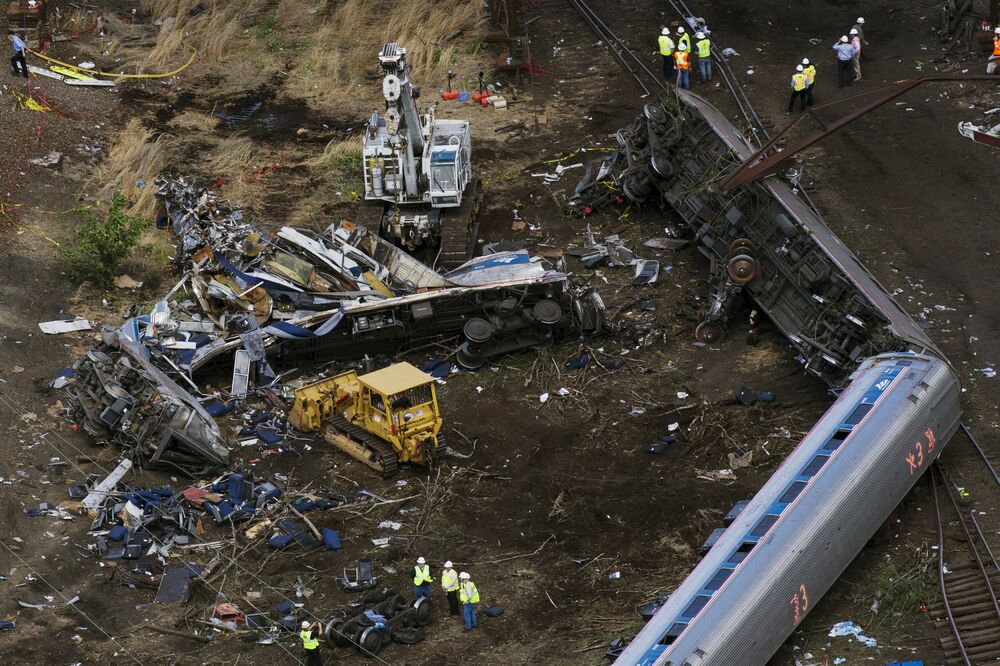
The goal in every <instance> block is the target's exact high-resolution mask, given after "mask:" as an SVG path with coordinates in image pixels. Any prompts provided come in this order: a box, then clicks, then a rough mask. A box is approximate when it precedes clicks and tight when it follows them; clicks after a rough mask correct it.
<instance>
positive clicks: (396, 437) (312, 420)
mask: <svg viewBox="0 0 1000 666" xmlns="http://www.w3.org/2000/svg"><path fill="white" fill-rule="evenodd" d="M288 422H289V423H290V424H291V425H292V427H294V428H295V429H296V430H300V431H302V432H315V431H317V430H321V431H322V434H323V438H324V439H326V441H328V442H329V443H330V444H333V445H334V446H336V447H337V448H338V449H340V450H341V451H343V452H344V453H346V454H347V455H349V456H351V457H352V458H354V459H356V460H358V461H360V462H362V463H364V464H365V465H367V466H368V467H371V468H372V469H374V470H375V471H377V472H380V473H381V474H382V476H383V477H384V478H388V477H390V476H392V475H394V474H395V473H396V472H397V471H399V463H413V464H415V465H425V466H429V465H431V464H433V462H434V461H435V460H436V459H437V458H438V457H440V456H441V455H442V454H443V453H444V435H443V434H442V433H441V424H442V421H441V414H440V412H439V410H438V402H437V392H436V391H435V390H434V378H433V377H431V376H430V375H428V374H427V373H425V372H422V371H421V370H419V369H418V368H416V367H414V366H412V365H410V364H409V363H396V364H394V365H390V366H388V367H386V368H382V369H381V370H376V371H375V372H370V373H367V374H364V375H358V373H357V372H355V371H354V370H350V371H348V372H344V373H342V374H339V375H336V376H334V377H330V378H328V379H321V380H320V381H318V382H314V383H312V384H308V385H306V386H303V387H301V388H299V389H297V390H296V391H295V402H294V403H293V405H292V411H291V412H290V413H289V415H288Z"/></svg>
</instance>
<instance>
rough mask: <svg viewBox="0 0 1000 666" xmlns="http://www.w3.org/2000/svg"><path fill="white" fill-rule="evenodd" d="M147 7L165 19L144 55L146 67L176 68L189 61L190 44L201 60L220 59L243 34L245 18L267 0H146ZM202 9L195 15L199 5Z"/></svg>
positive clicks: (151, 68) (142, 63)
mask: <svg viewBox="0 0 1000 666" xmlns="http://www.w3.org/2000/svg"><path fill="white" fill-rule="evenodd" d="M141 5H142V7H143V9H144V10H145V11H149V12H151V14H152V16H153V18H154V19H155V20H160V21H163V24H162V25H161V26H160V31H159V34H157V37H156V44H155V45H154V47H153V48H152V49H151V50H150V51H149V52H148V53H146V54H145V56H144V57H143V58H142V61H141V66H142V67H143V68H144V70H146V71H152V70H164V69H172V68H173V67H176V66H179V65H181V64H183V63H184V62H186V61H187V58H188V57H189V55H190V50H189V49H188V46H191V47H193V48H195V49H197V50H198V60H199V61H200V62H219V61H221V60H223V59H225V58H226V57H227V56H228V55H229V54H230V53H231V52H233V51H234V50H235V49H236V47H237V45H238V43H239V41H240V39H241V38H242V33H243V28H242V20H243V19H244V18H245V17H246V16H249V15H253V13H255V12H257V11H259V9H260V8H261V7H262V6H263V0H246V1H244V2H230V3H219V2H216V1H214V0H212V1H210V2H200V1H198V0H143V2H142V3H141ZM199 7H200V8H201V11H199V12H197V13H195V14H194V15H192V12H193V11H194V10H195V9H196V8H199Z"/></svg>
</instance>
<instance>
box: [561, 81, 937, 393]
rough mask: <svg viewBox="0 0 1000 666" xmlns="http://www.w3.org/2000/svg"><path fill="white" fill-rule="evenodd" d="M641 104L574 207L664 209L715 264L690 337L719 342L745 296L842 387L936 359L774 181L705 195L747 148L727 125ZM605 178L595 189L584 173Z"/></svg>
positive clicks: (671, 106) (711, 112)
mask: <svg viewBox="0 0 1000 666" xmlns="http://www.w3.org/2000/svg"><path fill="white" fill-rule="evenodd" d="M676 92H677V94H676V95H673V94H671V95H670V96H667V97H664V98H663V99H661V100H660V101H658V102H653V103H649V104H647V105H646V106H645V107H644V109H643V113H642V115H640V116H639V117H638V118H637V119H636V120H635V121H633V122H632V123H631V124H629V125H628V126H626V127H624V128H622V129H620V130H619V131H618V132H617V134H616V138H617V139H618V144H619V150H618V152H617V153H615V154H614V155H612V156H610V157H608V158H602V159H601V160H600V163H599V164H600V165H599V167H598V166H595V165H594V164H591V166H590V168H588V169H587V174H588V176H585V178H584V180H582V181H581V182H580V184H579V185H578V186H577V188H576V191H577V192H578V193H579V195H578V197H577V199H576V204H577V205H578V206H581V207H582V206H585V205H589V206H591V207H598V206H600V205H604V204H610V203H611V201H613V199H614V198H615V197H617V196H625V197H626V198H628V199H629V200H630V201H632V202H634V203H636V204H647V205H651V206H660V205H662V204H664V203H665V204H668V205H669V206H670V207H671V208H672V209H673V211H674V212H675V213H676V214H677V215H679V216H680V217H681V218H682V219H683V220H684V222H685V223H686V225H687V227H688V230H689V231H690V233H691V234H692V235H693V236H694V238H695V239H696V240H697V241H698V243H699V251H700V252H701V253H702V254H703V255H705V256H706V257H707V258H708V259H709V260H710V264H711V266H712V273H713V278H714V280H713V281H714V282H715V285H716V286H715V290H714V293H713V294H712V298H711V299H710V302H709V304H708V306H706V307H705V308H704V309H703V311H702V312H701V321H700V324H699V325H698V328H697V329H696V335H697V336H698V338H699V339H700V340H701V341H702V342H713V341H715V340H717V339H718V338H719V337H720V336H721V335H722V334H723V325H724V324H725V323H726V319H727V312H728V310H729V306H730V305H731V303H732V302H733V296H735V295H736V294H738V293H739V292H740V291H742V290H746V291H747V292H748V293H749V294H750V296H752V297H753V299H754V300H755V301H756V303H757V305H758V307H760V309H761V310H763V311H764V312H765V313H767V315H768V316H769V317H770V318H771V320H772V321H774V322H775V324H776V325H777V326H778V327H779V328H780V329H781V330H782V332H783V333H784V334H785V335H786V337H788V339H789V340H790V341H791V342H792V344H794V346H795V347H796V348H797V349H798V351H799V353H800V360H801V362H802V364H803V365H804V366H805V368H806V370H807V371H809V372H810V373H812V374H815V375H817V376H819V377H821V378H823V379H824V380H825V381H827V382H828V383H830V384H832V385H835V386H839V385H841V384H843V383H844V381H846V380H847V378H848V376H849V375H850V373H851V372H852V371H853V370H854V368H855V367H857V363H858V361H859V360H860V359H862V358H865V357H867V356H873V355H875V354H878V353H880V352H883V351H888V350H893V349H897V348H898V347H899V346H900V345H901V344H904V343H905V344H906V345H907V346H909V347H910V348H912V349H915V350H934V349H935V348H934V345H933V343H932V342H931V341H930V339H929V338H927V335H926V334H925V333H924V332H923V331H922V330H921V329H920V328H919V327H918V326H917V325H916V324H915V323H914V322H913V320H912V319H911V318H910V317H909V316H908V315H907V314H906V312H905V311H903V309H902V308H900V307H899V305H898V304H897V303H896V302H895V301H893V300H892V298H891V297H890V296H889V295H888V294H887V293H886V291H885V290H884V289H883V288H882V287H881V285H879V284H878V282H877V281H876V280H875V278H874V277H872V275H871V274H870V273H869V272H868V271H867V269H866V268H865V267H864V266H863V265H862V264H861V262H860V261H858V259H857V257H855V256H854V255H853V254H852V253H851V251H850V250H849V249H847V247H846V246H845V245H844V244H843V243H842V242H841V241H840V240H839V239H838V238H837V237H836V236H835V235H834V234H833V232H832V231H830V229H829V227H827V226H826V223H825V222H824V221H823V219H822V218H820V217H819V215H818V214H816V213H815V212H814V211H813V210H812V209H810V208H809V207H808V206H807V205H806V204H805V203H803V202H802V201H801V200H800V199H799V198H798V197H797V196H796V194H795V192H794V191H793V190H792V189H791V187H789V186H788V184H787V183H785V182H783V181H781V180H779V179H778V178H776V177H771V178H767V179H765V180H763V181H761V182H755V183H749V184H746V185H742V186H740V187H738V188H734V189H732V190H729V191H727V192H724V193H714V192H713V191H712V190H711V188H710V187H708V186H709V185H710V184H711V183H712V182H713V181H715V180H716V179H718V178H720V177H722V176H724V175H725V174H727V173H728V172H729V171H730V170H731V169H733V168H736V167H737V166H738V165H739V164H740V163H741V161H742V160H744V159H746V158H747V157H749V156H750V155H751V154H752V153H753V150H752V148H751V147H750V146H749V144H748V143H747V142H746V140H745V139H744V138H743V136H742V135H741V134H740V133H739V132H738V131H737V130H736V128H735V127H734V126H733V125H732V123H730V122H729V121H728V120H727V119H726V118H725V116H723V115H722V114H721V113H720V112H719V111H718V110H717V109H715V108H714V107H712V106H711V105H710V104H709V103H708V102H706V101H705V100H704V99H702V98H700V97H698V96H697V95H694V94H692V93H688V92H687V91H684V90H679V91H676ZM595 173H598V174H600V173H604V174H607V176H606V177H605V178H604V179H603V180H600V181H598V180H596V179H595V178H594V177H593V175H592V174H595Z"/></svg>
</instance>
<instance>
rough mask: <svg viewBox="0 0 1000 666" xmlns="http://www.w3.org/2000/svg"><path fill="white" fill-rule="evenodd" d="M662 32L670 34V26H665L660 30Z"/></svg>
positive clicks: (662, 33)
mask: <svg viewBox="0 0 1000 666" xmlns="http://www.w3.org/2000/svg"><path fill="white" fill-rule="evenodd" d="M660 34H661V35H669V34H670V28H664V29H663V30H660Z"/></svg>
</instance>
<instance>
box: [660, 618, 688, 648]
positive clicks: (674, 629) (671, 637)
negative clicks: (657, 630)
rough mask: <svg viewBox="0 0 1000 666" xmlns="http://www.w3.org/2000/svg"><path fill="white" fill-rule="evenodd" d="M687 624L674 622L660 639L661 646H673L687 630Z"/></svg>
mask: <svg viewBox="0 0 1000 666" xmlns="http://www.w3.org/2000/svg"><path fill="white" fill-rule="evenodd" d="M687 626H688V625H687V622H674V623H673V624H672V625H670V628H669V629H667V633H665V634H663V638H661V639H660V645H671V644H672V643H673V642H674V641H675V640H677V637H678V636H680V635H681V634H682V633H683V632H684V630H685V629H687Z"/></svg>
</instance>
